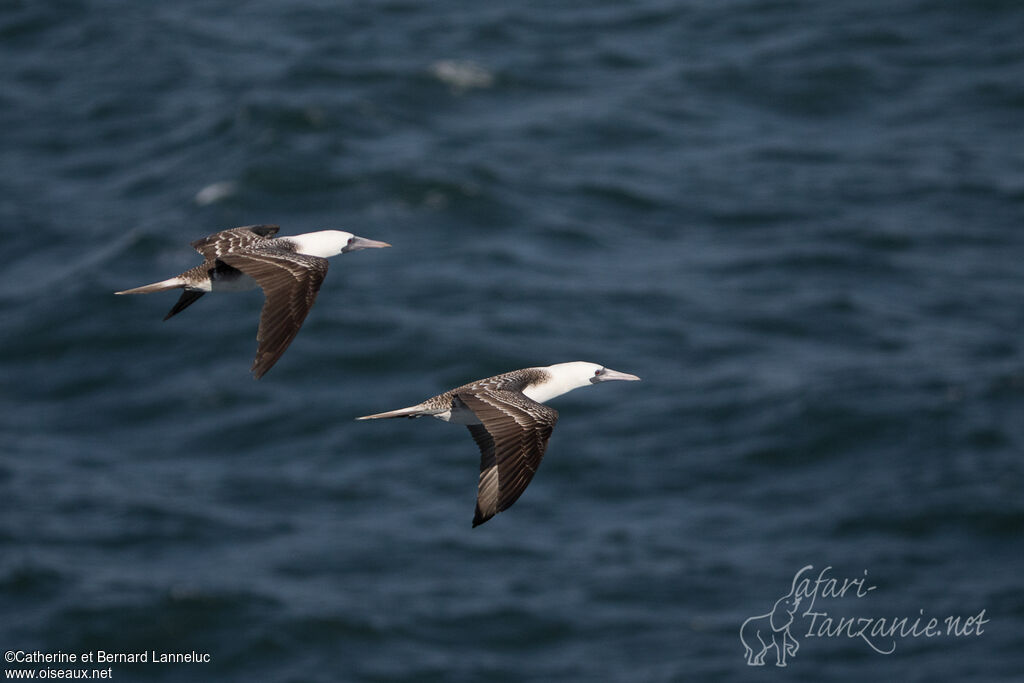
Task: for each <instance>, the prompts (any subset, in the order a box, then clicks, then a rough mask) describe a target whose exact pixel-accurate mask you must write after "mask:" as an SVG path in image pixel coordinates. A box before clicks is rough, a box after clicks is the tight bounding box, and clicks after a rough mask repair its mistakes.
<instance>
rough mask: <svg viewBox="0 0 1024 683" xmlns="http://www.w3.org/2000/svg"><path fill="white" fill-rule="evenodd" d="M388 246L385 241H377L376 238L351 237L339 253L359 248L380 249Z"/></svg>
mask: <svg viewBox="0 0 1024 683" xmlns="http://www.w3.org/2000/svg"><path fill="white" fill-rule="evenodd" d="M390 246H391V245H390V244H388V243H387V242H378V241H377V240H370V239H366V238H365V237H353V238H352V239H350V240H349V241H348V244H346V245H345V248H344V249H342V250H341V253H343V254H344V253H347V252H350V251H359V250H360V249H381V248H383V247H390Z"/></svg>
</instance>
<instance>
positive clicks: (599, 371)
mask: <svg viewBox="0 0 1024 683" xmlns="http://www.w3.org/2000/svg"><path fill="white" fill-rule="evenodd" d="M602 372H604V368H598V369H597V370H594V377H600V376H601V373H602Z"/></svg>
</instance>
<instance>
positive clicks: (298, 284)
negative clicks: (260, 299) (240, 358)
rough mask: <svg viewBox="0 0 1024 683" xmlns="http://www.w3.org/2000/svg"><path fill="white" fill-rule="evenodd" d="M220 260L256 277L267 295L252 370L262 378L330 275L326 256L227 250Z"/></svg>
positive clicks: (286, 344)
mask: <svg viewBox="0 0 1024 683" xmlns="http://www.w3.org/2000/svg"><path fill="white" fill-rule="evenodd" d="M220 260H221V261H223V262H224V263H226V264H228V265H229V266H231V267H233V268H237V269H238V270H240V271H242V272H243V273H245V274H246V275H248V276H249V277H251V278H252V279H253V280H255V281H256V284H258V285H259V286H260V287H261V288H263V294H264V295H265V296H266V301H265V302H264V303H263V312H262V313H261V314H260V328H259V331H258V332H257V333H256V340H257V341H258V342H259V346H258V347H257V348H256V360H254V361H253V364H252V372H253V374H254V375H255V376H256V379H259V378H260V377H262V376H263V375H265V374H266V372H267V370H269V369H270V368H272V367H273V366H274V363H276V362H277V360H278V359H279V358H280V357H281V355H282V354H283V353H284V352H285V350H286V349H287V348H288V345H289V344H291V343H292V340H293V339H295V335H296V334H298V333H299V328H301V327H302V323H303V321H304V320H305V319H306V315H308V314H309V309H310V307H311V306H312V305H313V302H314V301H316V295H317V292H319V291H320V285H321V284H323V281H324V277H326V276H327V259H325V258H320V257H318V256H308V255H306V254H296V253H293V252H286V251H275V250H266V251H244V252H241V253H228V254H224V255H223V256H221V257H220Z"/></svg>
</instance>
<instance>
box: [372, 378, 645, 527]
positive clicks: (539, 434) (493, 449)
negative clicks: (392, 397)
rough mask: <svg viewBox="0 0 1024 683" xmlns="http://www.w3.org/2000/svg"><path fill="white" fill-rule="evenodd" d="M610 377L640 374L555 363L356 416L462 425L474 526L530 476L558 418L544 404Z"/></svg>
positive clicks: (505, 504) (509, 500) (503, 505)
mask: <svg viewBox="0 0 1024 683" xmlns="http://www.w3.org/2000/svg"><path fill="white" fill-rule="evenodd" d="M615 379H619V380H631V381H636V380H639V379H640V378H639V377H637V376H636V375H629V374H626V373H624V372H617V371H615V370H610V369H608V368H605V367H601V366H600V365H597V364H595V363H584V362H582V361H575V362H572V363H558V364H556V365H549V366H547V367H539V368H524V369H523V370H515V371H513V372H506V373H505V374H503V375H495V376H494V377H488V378H487V379H480V380H477V381H475V382H470V383H469V384H464V385H462V386H461V387H456V388H455V389H452V390H451V391H446V392H445V393H443V394H439V395H437V396H434V397H433V398H428V399H427V400H426V401H424V402H423V403H419V404H417V405H414V406H410V407H408V408H401V409H400V410H392V411H389V412H386V413H377V414H376V415H366V416H365V417H359V418H356V419H357V420H378V419H381V418H391V417H409V418H413V417H423V416H426V415H429V416H430V417H436V418H437V419H439V420H444V421H445V422H454V423H456V424H463V425H466V426H467V427H468V428H469V433H470V434H471V435H472V436H473V440H474V441H475V442H476V445H477V446H478V447H479V448H480V483H479V485H478V487H477V498H476V514H475V515H474V517H473V526H474V527H476V526H479V525H480V524H483V523H484V522H486V521H487V520H489V519H490V518H491V517H493V516H494V515H496V514H498V513H499V512H501V511H502V510H507V509H508V508H509V507H511V506H512V504H513V503H515V502H516V499H518V498H519V496H520V495H522V493H523V491H524V490H526V487H527V485H529V483H530V480H531V479H533V475H534V473H535V472H536V471H537V467H538V466H539V465H540V460H541V458H542V457H543V456H544V450H545V449H546V448H547V445H548V438H549V437H550V436H551V431H552V430H553V429H554V428H555V422H557V421H558V411H557V410H555V409H554V408H549V407H548V406H546V405H544V402H545V401H549V400H551V399H553V398H555V397H557V396H561V395H562V394H565V393H568V392H570V391H572V390H573V389H578V388H580V387H585V386H587V385H589V384H597V383H598V382H607V381H609V380H615Z"/></svg>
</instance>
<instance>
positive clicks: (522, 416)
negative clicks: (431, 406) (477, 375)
mask: <svg viewBox="0 0 1024 683" xmlns="http://www.w3.org/2000/svg"><path fill="white" fill-rule="evenodd" d="M456 396H457V397H458V399H459V400H461V401H462V402H463V403H464V404H465V405H466V407H467V408H469V409H470V410H472V411H473V413H474V414H475V415H476V416H477V418H478V419H479V420H480V422H481V423H482V424H479V425H469V433H470V434H471V435H472V436H473V440H474V441H476V444H477V446H478V447H479V448H480V483H479V486H478V488H477V501H476V514H475V516H474V518H473V526H478V525H480V524H483V523H484V522H486V521H487V520H488V519H490V518H491V517H493V516H494V515H496V514H498V513H499V512H501V511H502V510H506V509H508V508H509V507H511V506H512V504H513V503H515V502H516V500H517V499H518V498H519V496H520V495H522V493H523V491H525V490H526V487H527V485H529V483H530V481H531V480H532V479H533V475H534V473H535V472H536V471H537V468H538V467H539V466H540V461H541V458H543V457H544V451H545V449H546V448H547V445H548V439H549V438H550V437H551V431H552V430H553V429H554V428H555V423H556V422H557V421H558V411H557V410H555V409H554V408H550V407H548V406H546V405H544V404H542V403H537V402H536V401H533V400H531V399H529V398H527V397H526V396H524V395H523V394H521V393H520V392H518V391H483V392H478V393H470V392H464V393H459V394H456Z"/></svg>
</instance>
